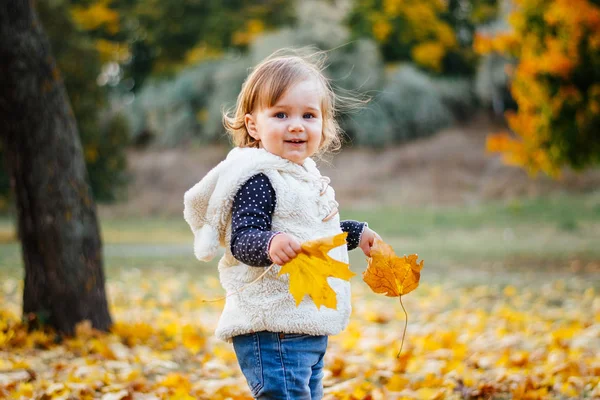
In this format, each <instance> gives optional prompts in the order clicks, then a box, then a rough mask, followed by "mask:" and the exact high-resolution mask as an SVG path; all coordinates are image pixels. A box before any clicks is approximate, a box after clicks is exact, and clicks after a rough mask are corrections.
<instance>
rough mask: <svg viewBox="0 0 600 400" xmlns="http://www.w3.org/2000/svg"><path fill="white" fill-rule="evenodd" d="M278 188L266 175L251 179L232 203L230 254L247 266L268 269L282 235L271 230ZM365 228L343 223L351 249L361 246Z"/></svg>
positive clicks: (341, 224)
mask: <svg viewBox="0 0 600 400" xmlns="http://www.w3.org/2000/svg"><path fill="white" fill-rule="evenodd" d="M275 204H276V196H275V189H273V186H272V185H271V182H270V181H269V178H268V177H267V176H266V175H265V174H257V175H254V176H253V177H251V178H250V179H248V181H246V183H245V184H244V185H243V186H242V187H241V188H240V190H238V192H237V193H236V195H235V198H234V200H233V209H232V217H231V253H232V254H233V256H234V257H235V258H236V259H237V260H239V261H241V262H243V263H244V264H246V265H250V266H253V267H268V266H269V265H271V264H272V261H271V259H270V258H269V244H270V243H271V239H273V236H275V235H276V234H277V233H279V232H273V231H271V223H272V218H273V212H274V211H275ZM365 226H366V223H364V222H358V221H352V220H347V221H342V222H341V223H340V227H341V229H342V231H344V232H348V237H347V239H346V242H347V244H348V250H353V249H355V248H356V247H358V244H359V242H360V237H361V235H362V232H363V230H364V228H365Z"/></svg>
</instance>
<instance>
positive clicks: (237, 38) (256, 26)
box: [231, 19, 265, 46]
mask: <svg viewBox="0 0 600 400" xmlns="http://www.w3.org/2000/svg"><path fill="white" fill-rule="evenodd" d="M264 30H265V24H264V22H263V21H261V20H260V19H250V20H248V21H247V22H246V26H245V28H244V29H243V30H241V31H237V32H234V33H233V38H232V39H231V42H232V43H233V44H234V45H237V46H246V45H248V44H250V42H252V40H254V38H255V37H256V36H258V35H259V34H261V33H263V32H264Z"/></svg>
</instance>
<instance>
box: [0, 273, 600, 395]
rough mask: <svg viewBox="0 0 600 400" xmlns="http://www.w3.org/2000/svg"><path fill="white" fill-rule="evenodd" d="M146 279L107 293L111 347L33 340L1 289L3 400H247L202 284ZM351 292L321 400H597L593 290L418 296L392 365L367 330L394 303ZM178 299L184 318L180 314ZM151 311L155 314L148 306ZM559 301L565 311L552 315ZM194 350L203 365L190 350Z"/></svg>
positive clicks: (429, 289)
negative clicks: (406, 337)
mask: <svg viewBox="0 0 600 400" xmlns="http://www.w3.org/2000/svg"><path fill="white" fill-rule="evenodd" d="M143 276H144V279H142V280H140V275H139V274H137V273H131V269H123V271H121V272H120V275H114V277H113V278H112V279H110V280H109V283H108V284H109V285H110V293H111V299H112V304H111V310H112V313H113V318H114V320H115V321H116V325H115V329H113V332H112V333H102V332H98V331H95V330H94V329H93V328H92V327H91V325H90V324H89V323H82V324H80V325H79V326H78V327H77V334H78V336H77V337H74V338H68V339H63V340H62V341H60V340H55V338H56V335H55V334H54V333H53V332H51V331H46V332H43V334H41V335H39V334H34V333H33V332H28V331H27V327H26V325H24V324H23V323H22V322H21V318H20V317H19V316H18V315H17V314H16V310H18V309H19V308H20V306H21V291H20V290H15V289H14V288H15V287H16V286H17V282H18V281H20V278H5V279H3V281H2V285H0V333H1V334H4V335H5V336H7V337H11V339H9V340H8V341H7V342H5V344H4V345H3V346H0V347H1V349H2V357H1V358H0V379H1V382H2V384H0V398H6V399H34V398H35V399H37V398H77V399H95V398H104V399H127V398H154V399H165V400H166V399H185V400H191V399H200V400H208V399H211V400H224V399H237V400H241V399H248V400H249V399H251V398H252V397H251V396H250V392H249V390H248V388H247V385H246V381H245V378H244V377H243V375H242V374H241V372H240V370H239V367H238V366H237V361H236V358H235V354H234V352H233V349H232V346H231V345H230V344H226V343H222V342H220V341H218V340H213V339H214V338H211V339H210V340H209V339H208V335H209V334H208V332H212V331H213V330H214V329H215V327H216V324H217V320H218V317H219V315H220V313H221V311H222V305H218V304H216V305H213V304H210V303H203V302H202V299H203V298H204V296H205V295H206V291H210V290H212V289H211V283H210V282H209V280H206V281H205V280H204V277H197V278H196V279H195V280H194V279H190V274H189V273H187V272H174V270H172V269H171V270H163V269H160V270H158V269H157V270H155V271H153V270H152V269H150V268H149V269H146V270H144V275H143ZM213 279H214V277H213ZM190 281H193V285H191V283H190ZM153 282H160V284H156V285H155V284H152V283H153ZM356 283H357V285H355V286H354V287H353V306H354V310H353V314H352V318H351V321H350V325H349V326H348V328H347V329H346V330H344V331H343V332H341V333H340V334H339V335H335V336H332V337H331V338H330V345H329V346H328V351H327V355H328V361H327V362H326V363H325V367H324V372H325V378H324V383H325V398H331V399H333V398H335V399H347V400H357V399H369V398H371V399H388V398H389V399H412V400H415V399H436V398H438V399H443V398H448V399H450V398H454V397H457V396H458V397H465V398H512V399H553V398H563V397H569V398H571V397H577V396H578V395H579V394H581V393H586V395H588V397H589V398H595V397H598V396H600V386H599V385H600V379H599V376H600V354H599V353H598V351H597V340H596V339H597V332H598V329H599V327H600V302H599V301H598V299H597V297H598V296H597V290H594V287H593V286H594V283H593V282H588V281H586V280H585V279H574V280H569V281H568V284H566V283H565V282H563V281H557V282H555V284H553V285H551V286H548V285H547V284H544V285H541V286H540V287H539V288H536V287H535V285H533V286H528V285H527V283H526V282H519V281H517V282H515V283H513V284H512V286H506V287H504V288H502V287H498V286H497V285H491V286H487V285H480V286H475V287H473V286H472V284H469V285H468V287H461V286H460V285H456V282H448V283H442V284H439V285H433V286H430V285H426V284H421V285H420V288H419V291H418V293H416V296H408V297H407V298H406V300H405V301H407V302H409V301H410V302H412V303H411V308H414V309H415V312H414V320H413V323H414V325H413V327H414V330H413V331H412V332H411V335H410V338H411V340H410V342H408V343H407V344H408V346H407V349H406V351H405V352H404V353H403V354H402V356H401V357H400V358H399V359H393V358H391V357H389V355H390V350H391V349H392V348H393V346H394V343H395V340H396V339H395V335H394V334H395V333H396V332H397V330H398V324H397V323H396V321H393V320H391V321H388V322H385V323H382V324H378V325H374V324H373V322H370V321H372V320H373V319H374V318H373V313H381V314H382V315H383V316H387V315H388V314H389V311H390V310H389V304H387V301H386V300H388V299H385V298H383V297H382V296H371V294H370V293H367V292H369V289H368V288H367V287H366V285H363V284H361V283H359V282H356ZM191 288H194V291H192V290H191ZM549 289H550V290H549ZM182 296H183V297H184V298H186V301H189V303H190V306H191V307H190V308H184V307H182V306H181V304H180V303H178V302H180V301H181V299H182ZM148 297H158V298H160V299H161V301H159V302H154V303H149V302H146V301H145V300H143V299H146V298H148ZM557 298H560V299H562V300H563V301H562V302H561V303H558V304H553V305H552V306H549V304H552V303H553V302H554V301H555V300H556V299H557ZM160 304H165V306H164V307H161V306H160ZM175 305H176V306H175ZM132 319H134V321H131V320H132ZM382 319H385V318H382ZM127 321H130V322H127ZM136 321H137V322H136ZM200 324H201V325H200ZM501 335H502V336H501ZM30 336H31V337H32V338H31V339H28V338H29V337H30ZM136 336H139V338H136ZM165 338H174V341H175V342H176V346H175V347H172V342H171V341H170V340H169V341H167V342H168V343H166V342H165ZM204 338H205V339H206V341H204ZM185 342H187V345H186V343H185ZM194 343H198V344H200V346H199V347H198V352H197V353H195V352H192V351H190V349H189V347H188V345H190V344H191V345H192V346H193V345H194ZM102 349H108V350H109V351H110V353H112V354H113V356H114V357H112V356H110V353H108V352H106V353H104V352H103V351H104V350H102Z"/></svg>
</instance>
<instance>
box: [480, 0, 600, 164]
mask: <svg viewBox="0 0 600 400" xmlns="http://www.w3.org/2000/svg"><path fill="white" fill-rule="evenodd" d="M516 5H517V8H516V10H515V12H514V13H513V14H512V15H511V17H510V20H509V21H510V23H511V25H512V28H513V30H512V32H510V33H504V34H499V35H497V36H496V37H494V38H488V37H483V36H480V37H478V38H477V40H476V43H475V47H476V49H477V50H478V51H479V52H481V53H485V52H491V51H495V52H498V53H501V54H506V55H510V56H512V57H514V59H515V60H516V67H515V68H514V71H513V72H512V74H511V79H512V83H511V93H512V96H513V97H514V99H515V101H516V103H517V105H518V110H517V111H516V112H508V113H507V115H506V117H507V120H508V124H509V126H510V128H511V130H512V133H514V135H513V134H509V133H500V134H495V135H492V136H490V137H489V139H488V150H490V151H494V152H501V153H502V154H503V155H504V159H505V161H506V162H508V163H510V164H514V165H518V166H521V167H523V168H525V169H527V170H528V171H529V172H530V173H533V174H535V173H537V172H538V171H543V172H545V173H547V174H549V175H551V176H558V175H559V172H560V169H561V168H562V167H564V166H571V167H573V168H575V169H581V168H584V167H586V166H589V165H593V164H597V163H598V162H600V6H599V5H598V3H597V2H593V1H588V0H573V1H566V0H542V1H538V0H518V1H517V2H516Z"/></svg>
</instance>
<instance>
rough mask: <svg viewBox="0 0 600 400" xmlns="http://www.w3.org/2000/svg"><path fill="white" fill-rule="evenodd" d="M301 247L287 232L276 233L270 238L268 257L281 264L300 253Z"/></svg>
mask: <svg viewBox="0 0 600 400" xmlns="http://www.w3.org/2000/svg"><path fill="white" fill-rule="evenodd" d="M301 250H302V247H301V246H300V242H298V240H297V239H296V238H294V237H293V236H291V235H288V234H287V233H278V234H277V235H275V236H273V239H271V244H270V246H269V257H270V258H271V261H273V262H274V263H275V264H277V265H283V264H285V263H287V262H289V261H291V260H292V259H294V258H296V256H297V255H298V254H299V253H300V251H301Z"/></svg>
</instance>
